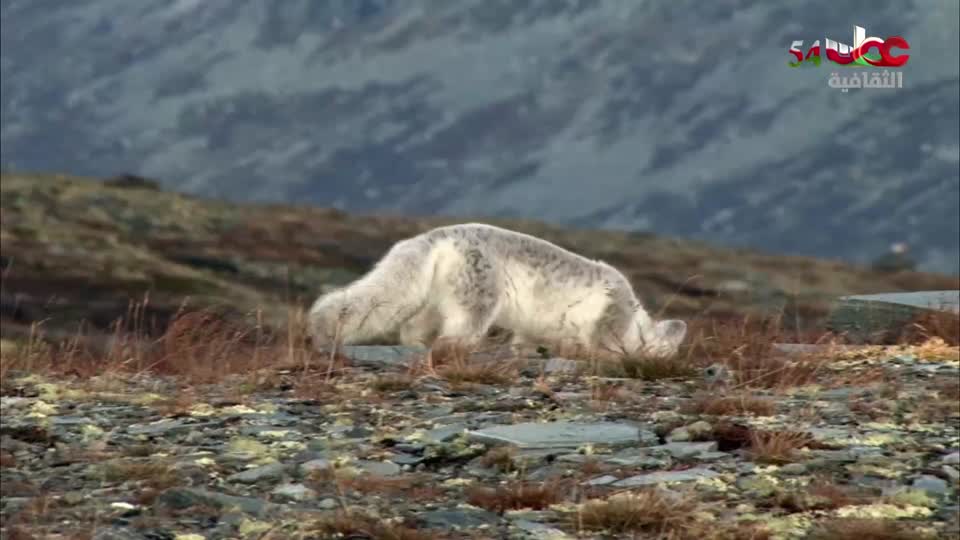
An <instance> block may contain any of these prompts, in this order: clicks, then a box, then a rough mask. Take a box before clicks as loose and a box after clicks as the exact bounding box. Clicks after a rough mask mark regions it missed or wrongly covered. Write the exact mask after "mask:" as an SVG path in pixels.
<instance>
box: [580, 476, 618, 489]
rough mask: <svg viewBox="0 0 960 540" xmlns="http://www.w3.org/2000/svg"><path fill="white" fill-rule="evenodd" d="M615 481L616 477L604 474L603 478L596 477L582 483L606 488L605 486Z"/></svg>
mask: <svg viewBox="0 0 960 540" xmlns="http://www.w3.org/2000/svg"><path fill="white" fill-rule="evenodd" d="M616 481H617V477H616V476H613V475H612V474H605V475H603V476H598V477H596V478H592V479H590V480H587V481H586V482H584V484H585V485H588V486H606V485H607V484H612V483H614V482H616Z"/></svg>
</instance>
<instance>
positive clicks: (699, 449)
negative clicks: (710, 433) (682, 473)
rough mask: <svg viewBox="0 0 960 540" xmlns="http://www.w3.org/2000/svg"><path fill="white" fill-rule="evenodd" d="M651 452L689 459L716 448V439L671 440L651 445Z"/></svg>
mask: <svg viewBox="0 0 960 540" xmlns="http://www.w3.org/2000/svg"><path fill="white" fill-rule="evenodd" d="M649 450H650V451H651V452H663V453H667V454H670V456H672V457H674V458H676V459H690V458H693V457H696V456H699V455H700V454H703V453H705V452H714V451H716V450H717V443H716V441H709V442H671V443H667V444H662V445H660V446H651V447H650V448H649Z"/></svg>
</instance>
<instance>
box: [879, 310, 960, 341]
mask: <svg viewBox="0 0 960 540" xmlns="http://www.w3.org/2000/svg"><path fill="white" fill-rule="evenodd" d="M894 337H895V342H896V343H901V344H912V345H919V344H922V343H924V342H927V341H930V340H934V339H940V340H943V342H944V343H946V344H947V345H948V346H950V347H957V346H960V315H958V314H956V313H953V312H951V311H929V312H925V313H922V314H920V315H918V316H917V317H916V318H915V319H914V320H913V321H911V322H910V324H908V325H906V326H905V327H904V328H903V330H902V331H900V333H899V335H896V336H894Z"/></svg>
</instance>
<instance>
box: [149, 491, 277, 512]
mask: <svg viewBox="0 0 960 540" xmlns="http://www.w3.org/2000/svg"><path fill="white" fill-rule="evenodd" d="M155 504H158V505H160V506H165V507H167V508H171V509H174V510H186V509H188V508H191V507H194V506H211V507H214V508H236V509H238V510H240V511H241V512H244V513H247V514H253V515H257V516H262V515H264V514H266V513H267V512H268V511H270V510H272V509H273V508H275V505H273V504H270V503H268V502H266V501H263V500H261V499H255V498H253V497H237V496H234V495H226V494H223V493H217V492H214V491H207V490H205V489H198V488H170V489H168V490H166V491H164V492H163V493H161V494H160V495H159V496H158V497H157V500H156V503H155Z"/></svg>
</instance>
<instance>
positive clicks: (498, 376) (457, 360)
mask: <svg viewBox="0 0 960 540" xmlns="http://www.w3.org/2000/svg"><path fill="white" fill-rule="evenodd" d="M482 352H483V351H482V350H481V349H479V348H478V347H477V346H472V345H466V344H463V343H460V342H457V341H454V340H443V339H440V340H437V342H436V343H434V345H433V347H432V348H431V349H430V351H428V353H427V357H426V359H425V361H424V362H423V363H422V364H421V365H419V366H415V367H414V368H413V372H414V373H416V374H420V375H427V376H432V377H437V378H440V379H443V380H445V381H447V382H449V383H450V384H451V385H453V386H464V385H469V384H493V385H502V384H509V383H512V382H514V381H516V380H517V378H518V377H519V369H518V366H517V361H516V359H496V358H494V359H489V360H488V359H485V358H481V357H478V356H479V355H477V353H482Z"/></svg>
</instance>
